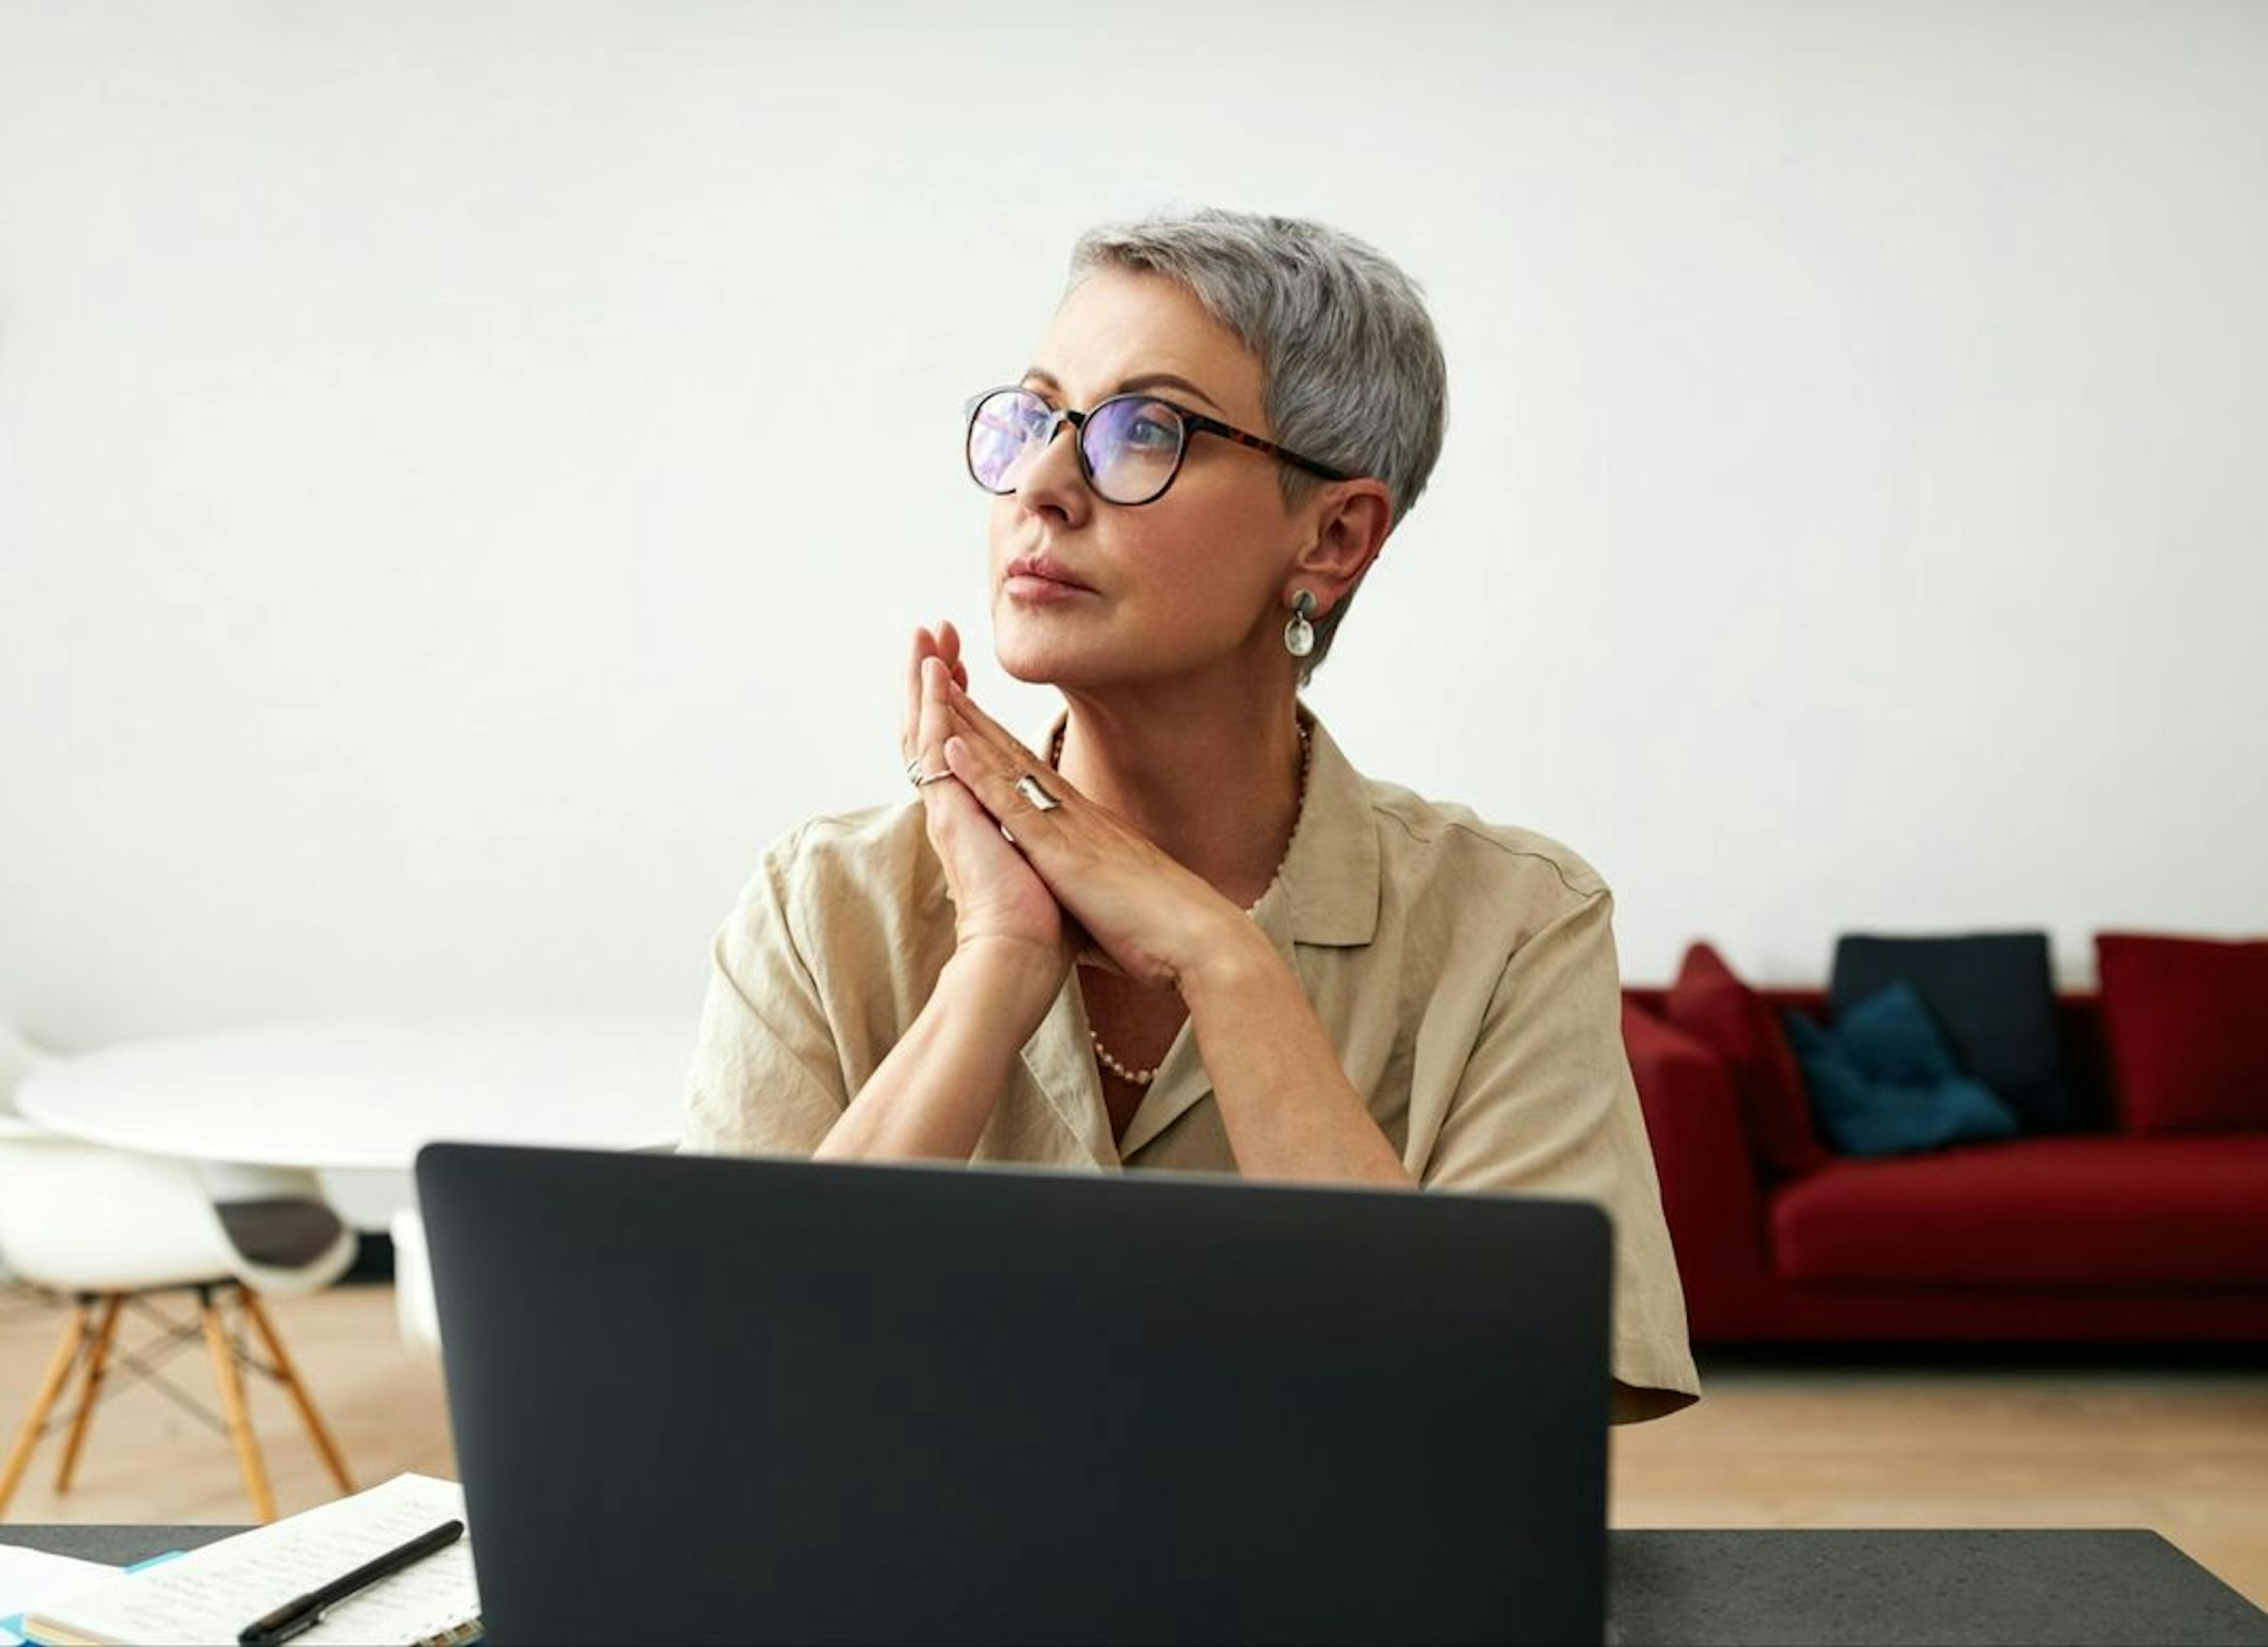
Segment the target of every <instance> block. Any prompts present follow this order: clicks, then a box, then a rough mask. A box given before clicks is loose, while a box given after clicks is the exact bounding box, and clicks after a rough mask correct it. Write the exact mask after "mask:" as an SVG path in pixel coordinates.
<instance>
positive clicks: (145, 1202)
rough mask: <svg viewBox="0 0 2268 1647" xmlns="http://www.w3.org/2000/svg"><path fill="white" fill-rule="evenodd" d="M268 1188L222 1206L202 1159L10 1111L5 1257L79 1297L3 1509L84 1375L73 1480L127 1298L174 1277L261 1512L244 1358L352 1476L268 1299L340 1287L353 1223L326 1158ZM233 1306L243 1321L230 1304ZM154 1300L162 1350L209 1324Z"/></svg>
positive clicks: (12, 1460) (0, 1238) (266, 1180)
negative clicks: (343, 1213) (334, 1191)
mask: <svg viewBox="0 0 2268 1647" xmlns="http://www.w3.org/2000/svg"><path fill="white" fill-rule="evenodd" d="M259 1187H260V1189H261V1194H260V1195H259V1198H258V1199H254V1200H238V1201H232V1202H224V1203H220V1204H216V1203H215V1201H214V1200H213V1199H212V1198H211V1196H210V1193H208V1190H207V1187H206V1185H204V1184H203V1182H201V1181H200V1178H199V1171H198V1169H197V1168H196V1167H195V1165H193V1164H192V1163H189V1162H187V1161H181V1160H177V1159H173V1158H172V1157H169V1156H144V1155H136V1154H133V1153H131V1152H129V1151H126V1150H121V1149H110V1148H103V1147H101V1146H99V1145H94V1144H89V1143H84V1142H80V1141H77V1140H73V1139H66V1138H63V1137H60V1136H58V1135H56V1134H53V1133H49V1132H47V1131H45V1130H44V1129H42V1128H40V1127H37V1126H33V1125H32V1124H31V1123H29V1122H27V1121H23V1120H20V1119H6V1118H0V1257H4V1259H5V1261H6V1262H7V1264H8V1266H9V1267H10V1268H11V1269H12V1270H13V1271H14V1272H15V1274H17V1275H18V1277H19V1278H21V1279H22V1280H24V1281H28V1282H30V1283H31V1284H33V1286H37V1287H42V1288H45V1289H48V1290H50V1291H53V1292H56V1293H60V1294H64V1295H68V1296H70V1297H71V1298H72V1299H73V1300H74V1304H75V1307H74V1308H73V1310H72V1312H71V1315H70V1319H69V1320H67V1321H66V1322H65V1323H64V1324H63V1338H62V1341H61V1342H60V1343H58V1344H57V1346H56V1347H55V1357H54V1359H53V1360H52V1361H51V1362H50V1363H48V1371H47V1376H46V1377H45V1378H44V1379H43V1380H42V1381H41V1383H40V1388H39V1391H38V1392H37V1393H36V1394H35V1395H34V1396H33V1400H32V1406H31V1409H30V1411H29V1412H28V1413H26V1415H25V1418H24V1422H23V1427H22V1428H21V1429H19V1430H18V1433H17V1437H16V1444H15V1446H14V1448H13V1450H12V1451H11V1453H10V1455H9V1458H8V1462H7V1466H6V1468H5V1470H4V1471H0V1516H4V1515H5V1513H6V1510H7V1505H8V1501H9V1499H10V1498H11V1497H12V1496H14V1493H15V1490H16V1487H17V1484H18V1481H21V1480H22V1478H23V1474H24V1470H25V1467H26V1466H27V1465H28V1464H29V1463H30V1462H31V1458H32V1454H33V1451H34V1450H35V1449H36V1448H37V1446H38V1444H39V1442H40V1437H41V1434H42V1433H43V1431H44V1430H45V1429H46V1428H47V1425H48V1414H49V1413H50V1412H51V1411H52V1410H53V1408H54V1407H55V1403H56V1401H57V1400H58V1399H59V1398H60V1397H61V1396H62V1395H63V1392H64V1390H65V1389H66V1388H67V1387H68V1386H69V1385H70V1383H71V1382H72V1379H73V1377H74V1375H77V1378H78V1381H79V1390H80V1392H79V1398H78V1406H77V1414H75V1415H74V1416H73V1418H72V1419H71V1421H70V1434H69V1437H68V1439H67V1440H66V1441H65V1442H64V1444H63V1459H62V1465H61V1467H60V1469H59V1471H58V1473H57V1475H56V1481H55V1488H56V1490H57V1491H58V1492H63V1491H68V1490H69V1488H70V1480H71V1473H72V1471H73V1469H74V1468H75V1466H77V1462H78V1455H79V1451H80V1449H81V1447H82V1446H83V1445H84V1444H85V1440H86V1432H87V1425H88V1421H89V1420H90V1419H91V1418H92V1416H93V1414H94V1407H95V1403H96V1402H97V1400H99V1399H100V1397H101V1394H102V1388H103V1382H104V1379H105V1377H106V1376H107V1373H108V1370H109V1366H110V1362H111V1356H112V1346H113V1340H114V1335H115V1334H116V1332H117V1328H118V1319H119V1315H120V1312H121V1311H122V1309H123V1308H124V1307H125V1306H126V1305H127V1304H129V1303H132V1304H136V1306H137V1307H139V1308H143V1309H149V1306H148V1305H147V1304H144V1297H145V1295H148V1294H152V1293H160V1292H167V1291H174V1290H190V1291H194V1292H195V1294H196V1296H197V1303H198V1313H199V1316H200V1318H201V1325H202V1330H203V1337H204V1340H205V1344H206V1347H207V1348H208V1349H209V1350H210V1353H211V1356H212V1364H213V1376H214V1378H215V1380H216V1382H217V1384H218V1385H219V1387H220V1395H221V1402H222V1406H223V1408H224V1410H225V1414H226V1423H227V1429H228V1432H229V1437H230V1439H231V1440H232V1442H233V1443H234V1444H235V1447H236V1455H237V1462H238V1465H239V1467H240V1468H241V1469H242V1471H243V1473H244V1484H245V1488H246V1490H247V1493H248V1495H249V1496H250V1497H251V1500H252V1507H253V1511H254V1514H255V1515H256V1516H257V1517H258V1518H259V1519H261V1521H263V1522H264V1521H272V1520H274V1519H275V1518H276V1501H275V1497H274V1496H273V1494H272V1493H271V1492H270V1491H269V1485H268V1476H267V1472H266V1470H265V1468H264V1466H262V1465H261V1458H260V1450H259V1445H258V1444H257V1442H256V1441H255V1440H254V1436H253V1431H252V1421H251V1418H250V1415H249V1414H248V1413H247V1410H246V1407H245V1402H244V1389H243V1384H242V1380H241V1377H240V1374H241V1371H242V1370H244V1369H247V1368H248V1369H250V1370H254V1371H257V1372H260V1373H262V1374H264V1375H266V1376H268V1377H271V1378H273V1379H275V1380H276V1382H277V1383H278V1384H280V1385H283V1386H284V1391H285V1392H286V1393H287V1394H288V1395H290V1397H291V1401H292V1404H293V1405H294V1406H295V1407H298V1412H299V1416H300V1417H301V1418H302V1419H303V1420H304V1421H305V1422H306V1426H307V1432H308V1434H309V1435H310V1436H311V1437H313V1441H314V1444H315V1449H316V1451H318V1452H319V1453H320V1454H321V1456H322V1459H323V1462H324V1464H325V1466H328V1469H329V1472H330V1474H331V1478H332V1480H333V1481H335V1482H337V1484H338V1488H339V1491H340V1492H341V1493H342V1494H343V1493H350V1492H352V1491H353V1490H354V1486H353V1482H352V1481H350V1479H349V1477H348V1474H347V1469H346V1465H345V1463H344V1461H343V1460H342V1459H341V1458H340V1456H339V1451H338V1447H337V1444H335V1442H333V1440H332V1439H331V1436H330V1432H329V1431H328V1430H327V1429H325V1428H324V1427H323V1421H322V1419H321V1417H320V1415H319V1414H317V1413H316V1411H315V1406H314V1402H313V1400H311V1399H310V1398H309V1396H308V1394H307V1391H306V1386H305V1385H303V1384H302V1383H301V1382H300V1379H299V1376H298V1371H297V1370H295V1369H294V1368H293V1366H292V1364H291V1357H290V1356H289V1355H286V1354H285V1352H284V1344H283V1340H281V1339H279V1338H278V1337H277V1336H276V1329H275V1327H274V1326H273V1325H272V1324H271V1323H270V1322H269V1319H268V1315H267V1312H266V1311H264V1310H262V1309H261V1303H260V1300H261V1296H271V1297H279V1298H288V1297H296V1296H303V1295H305V1294H307V1293H311V1292H314V1291H317V1290H319V1289H321V1288H324V1287H327V1286H328V1285H329V1284H330V1283H331V1282H332V1281H335V1280H336V1279H337V1278H338V1276H339V1275H340V1274H341V1273H342V1271H344V1270H345V1269H346V1268H347V1267H348V1266H349V1265H350V1264H351V1263H353V1261H354V1256H355V1245H356V1241H355V1233H354V1231H353V1230H350V1229H349V1228H347V1227H346V1225H345V1224H344V1223H343V1222H342V1221H341V1220H340V1219H339V1217H338V1215H336V1214H335V1213H334V1212H332V1211H331V1209H330V1208H328V1206H326V1205H325V1204H324V1203H323V1201H322V1200H321V1197H320V1190H319V1188H318V1186H317V1185H316V1182H315V1177H314V1174H313V1173H312V1172H307V1173H283V1174H277V1173H263V1174H262V1175H261V1178H260V1180H259ZM230 1304H233V1306H234V1310H235V1315H236V1319H235V1322H234V1323H233V1328H232V1325H231V1323H230V1322H229V1320H228V1318H227V1316H226V1315H225V1307H226V1306H228V1305H230ZM150 1312H151V1313H152V1314H156V1315H158V1318H159V1319H160V1321H161V1322H163V1323H164V1325H165V1326H166V1337H165V1338H164V1339H163V1340H161V1341H160V1347H161V1348H166V1349H170V1348H175V1347H177V1346H179V1345H180V1344H182V1343H185V1342H187V1341H188V1340H190V1339H193V1338H195V1336H197V1334H198V1332H199V1327H198V1326H182V1325H180V1324H179V1323H177V1322H174V1321H173V1320H171V1319H170V1318H166V1317H165V1316H163V1315H162V1314H161V1313H159V1312H158V1311H154V1310H151V1311H150ZM247 1323H248V1324H249V1325H250V1326H251V1328H252V1331H253V1333H254V1334H256V1335H257V1337H258V1338H259V1340H260V1342H261V1346H262V1347H263V1348H265V1350H266V1352H267V1360H266V1361H265V1362H262V1361H261V1360H260V1359H259V1358H257V1357H255V1356H254V1355H252V1354H251V1353H250V1351H249V1350H247V1348H246V1347H245V1343H244V1328H245V1326H246V1325H247ZM122 1359H124V1360H126V1361H127V1363H129V1366H130V1367H131V1368H132V1369H133V1370H136V1371H144V1372H147V1371H148V1370H149V1369H148V1368H147V1366H146V1365H145V1364H144V1363H143V1362H142V1361H141V1360H140V1359H138V1358H137V1357H134V1356H123V1357H122ZM185 1399H186V1398H185Z"/></svg>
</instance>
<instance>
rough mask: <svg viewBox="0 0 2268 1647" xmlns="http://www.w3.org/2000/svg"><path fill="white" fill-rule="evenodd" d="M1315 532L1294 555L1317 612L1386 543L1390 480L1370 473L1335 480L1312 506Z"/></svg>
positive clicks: (1295, 571)
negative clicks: (1375, 477)
mask: <svg viewBox="0 0 2268 1647" xmlns="http://www.w3.org/2000/svg"><path fill="white" fill-rule="evenodd" d="M1312 507H1314V508H1315V510H1316V514H1315V525H1314V535H1312V536H1311V537H1310V538H1309V539H1308V541H1307V544H1306V546H1305V547H1304V548H1302V549H1301V550H1300V552H1299V554H1297V555H1296V556H1294V557H1293V558H1292V565H1291V572H1292V579H1293V580H1294V581H1296V582H1297V583H1298V584H1299V585H1300V587H1302V588H1307V589H1312V590H1314V594H1315V605H1316V608H1317V611H1318V615H1319V616H1320V615H1321V613H1323V612H1328V611H1329V610H1330V609H1332V608H1333V607H1335V606H1337V604H1338V603H1339V602H1341V601H1343V600H1344V599H1345V598H1346V597H1347V595H1348V594H1349V593H1350V592H1351V590H1352V589H1353V588H1354V586H1355V585H1356V584H1358V583H1359V582H1361V581H1362V576H1363V573H1365V572H1367V571H1369V570H1370V563H1371V562H1372V561H1373V560H1375V559H1377V558H1378V552H1379V550H1380V549H1381V548H1382V547H1383V546H1384V545H1385V543H1386V534H1387V532H1388V530H1389V529H1390V528H1392V526H1393V524H1394V500H1393V499H1392V498H1391V497H1390V496H1389V495H1388V492H1387V490H1386V486H1385V483H1383V482H1382V481H1375V480H1370V479H1360V480H1346V481H1333V482H1330V483H1329V484H1327V485H1325V486H1324V487H1323V488H1322V491H1321V492H1320V493H1319V494H1318V495H1317V498H1316V500H1315V503H1314V505H1312Z"/></svg>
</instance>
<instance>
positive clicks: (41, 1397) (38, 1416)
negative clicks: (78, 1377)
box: [0, 1300, 92, 1516]
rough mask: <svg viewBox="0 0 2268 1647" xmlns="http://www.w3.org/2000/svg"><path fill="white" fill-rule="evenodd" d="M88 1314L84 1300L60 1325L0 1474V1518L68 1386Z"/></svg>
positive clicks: (22, 1477) (73, 1308)
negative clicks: (45, 1371)
mask: <svg viewBox="0 0 2268 1647" xmlns="http://www.w3.org/2000/svg"><path fill="white" fill-rule="evenodd" d="M90 1313H92V1312H91V1311H89V1310H88V1308H87V1305H86V1304H85V1301H84V1300H82V1301H81V1302H80V1303H78V1304H76V1305H74V1306H73V1307H72V1309H71V1318H70V1320H68V1321H66V1322H64V1323H63V1339H62V1341H61V1342H59V1343H57V1344H56V1346H55V1359H54V1360H53V1361H51V1362H49V1363H48V1376H47V1377H45V1378H43V1379H41V1380H40V1392H39V1393H38V1394H37V1395H34V1396H33V1398H32V1410H31V1411H30V1412H28V1413H26V1414H25V1415H24V1427H23V1428H22V1429H18V1431H17V1432H16V1446H15V1450H14V1451H11V1452H10V1453H9V1455H8V1467H7V1469H6V1471H5V1472H4V1473H0V1516H4V1515H6V1514H7V1513H8V1501H9V1500H10V1499H11V1498H13V1497H14V1496H16V1483H17V1482H18V1481H22V1480H23V1479H24V1466H26V1465H27V1464H29V1463H30V1462H31V1461H32V1449H33V1448H34V1447H36V1446H38V1445H39V1444H40V1426H42V1425H44V1424H45V1423H46V1422H48V1409H49V1408H51V1407H54V1406H55V1398H56V1397H57V1396H58V1395H61V1394H62V1393H63V1385H65V1384H66V1383H67V1382H69V1380H70V1372H71V1368H72V1366H73V1365H74V1364H75V1363H77V1360H78V1348H79V1345H80V1344H81V1343H82V1342H84V1341H85V1338H86V1322H87V1317H88V1315H89V1314H90Z"/></svg>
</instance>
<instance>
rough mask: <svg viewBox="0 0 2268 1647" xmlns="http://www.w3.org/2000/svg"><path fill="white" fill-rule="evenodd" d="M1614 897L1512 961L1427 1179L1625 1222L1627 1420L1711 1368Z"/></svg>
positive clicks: (1621, 1225) (1673, 1401)
mask: <svg viewBox="0 0 2268 1647" xmlns="http://www.w3.org/2000/svg"><path fill="white" fill-rule="evenodd" d="M1613 914H1614V897H1613V894H1611V893H1610V892H1609V891H1607V890H1605V889H1603V888H1602V889H1600V890H1597V891H1595V892H1593V893H1592V894H1591V895H1590V896H1589V897H1587V898H1586V899H1585V900H1584V901H1583V902H1582V903H1581V904H1580V905H1577V906H1576V907H1575V908H1573V909H1572V910H1570V911H1569V912H1566V913H1565V914H1564V915H1561V916H1560V917H1558V918H1557V920H1553V921H1552V922H1551V923H1550V925H1548V926H1546V927H1543V928H1542V929H1540V930H1539V931H1537V932H1536V933H1535V934H1534V935H1532V936H1531V937H1530V938H1529V939H1528V941H1527V942H1525V943H1523V944H1521V947H1520V948H1519V949H1517V950H1516V951H1514V952H1513V956H1512V957H1511V959H1510V960H1509V961H1508V962H1506V965H1505V968H1504V972H1503V975H1502V977H1501V978H1500V979H1499V980H1498V983H1497V986H1496V991H1495V993H1494V995H1493V997H1492V998H1491V1001H1490V1002H1489V1005H1488V1008H1487V1011H1486V1013H1485V1014H1484V1017H1483V1019H1482V1023H1481V1027H1480V1032H1479V1035H1478V1038H1476V1042H1475V1044H1474V1046H1473V1050H1472V1053H1471V1056H1470V1058H1469V1060H1467V1063H1466V1066H1465V1071H1464V1075H1463V1077H1462V1080H1461V1081H1460V1082H1458V1085H1457V1089H1456V1093H1455V1097H1454V1099H1453V1100H1452V1102H1451V1104H1450V1107H1449V1111H1448V1113H1447V1116H1446V1118H1445V1119H1444V1120H1443V1123H1442V1127H1441V1132H1440V1137H1439V1139H1438V1140H1437V1141H1436V1143H1435V1146H1434V1148H1433V1150H1432V1154H1431V1156H1430V1157H1429V1158H1428V1160H1427V1162H1426V1163H1425V1174H1424V1183H1425V1187H1426V1188H1428V1189H1450V1190H1513V1191H1521V1192H1525V1193H1538V1194H1550V1195H1565V1196H1571V1197H1576V1198H1580V1199H1582V1200H1590V1201H1594V1202H1596V1203H1597V1204H1598V1205H1599V1206H1600V1207H1602V1208H1604V1209H1605V1211H1606V1212H1607V1214H1608V1215H1609V1218H1610V1219H1611V1220H1612V1221H1613V1223H1614V1229H1615V1295H1614V1344H1613V1371H1614V1377H1615V1381H1616V1383H1617V1384H1619V1385H1627V1386H1629V1391H1628V1392H1618V1393H1617V1395H1616V1415H1617V1417H1618V1418H1624V1419H1628V1418H1638V1417H1657V1416H1660V1415H1661V1414H1666V1413H1670V1412H1675V1411H1676V1410H1677V1409H1678V1408H1680V1407H1685V1406H1688V1405H1690V1403H1691V1402H1692V1401H1693V1400H1697V1398H1698V1396H1699V1394H1700V1388H1701V1385H1700V1379H1699V1377H1698V1375H1697V1373H1696V1371H1695V1370H1694V1366H1693V1356H1692V1352H1691V1349H1690V1347H1689V1345H1688V1342H1687V1337H1686V1325H1685V1297H1684V1291H1683V1288H1682V1287H1681V1286H1680V1285H1679V1282H1678V1279H1677V1261H1676V1258H1675V1253H1674V1252H1672V1251H1671V1248H1670V1244H1669V1230H1668V1225H1667V1224H1666V1223H1665V1222H1664V1221H1663V1219H1662V1214H1661V1186H1660V1184H1659V1183H1658V1181H1657V1179H1656V1178H1655V1175H1654V1167H1653V1151H1652V1149H1651V1148H1650V1147H1649V1146H1648V1144H1647V1142H1646V1122H1645V1119H1644V1116H1643V1115H1642V1113H1641V1112H1640V1111H1639V1109H1638V1088H1637V1086H1636V1084H1635V1083H1634V1082H1632V1080H1631V1071H1630V1060H1629V1057H1628V1055H1627V1054H1626V1053H1625V1052H1624V1049H1623V1039H1622V985H1621V979H1620V975H1619V973H1618V971H1617V969H1616V961H1615V944H1614V927H1613Z"/></svg>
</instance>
